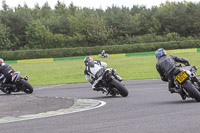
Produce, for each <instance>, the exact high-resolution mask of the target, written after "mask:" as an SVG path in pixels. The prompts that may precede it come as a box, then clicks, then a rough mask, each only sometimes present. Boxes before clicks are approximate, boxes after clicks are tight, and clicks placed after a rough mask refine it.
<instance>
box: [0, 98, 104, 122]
mask: <svg viewBox="0 0 200 133" xmlns="http://www.w3.org/2000/svg"><path fill="white" fill-rule="evenodd" d="M105 104H106V102H104V101H99V100H93V99H74V105H73V106H71V107H70V108H67V109H59V110H56V111H48V112H42V113H38V114H27V115H21V116H17V117H12V116H7V117H2V118H0V124H1V123H10V122H16V121H24V120H32V119H38V118H46V117H52V116H59V115H65V114H71V113H76V112H81V111H86V110H91V109H96V108H99V107H102V106H104V105H105Z"/></svg>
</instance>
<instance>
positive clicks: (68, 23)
mask: <svg viewBox="0 0 200 133" xmlns="http://www.w3.org/2000/svg"><path fill="white" fill-rule="evenodd" d="M199 33H200V3H193V2H186V1H184V2H168V1H167V2H166V3H163V4H161V5H160V6H152V7H151V8H146V7H145V6H139V5H133V6H132V8H128V7H125V6H122V7H118V6H115V5H113V6H111V7H107V9H105V10H103V9H101V8H98V9H91V8H86V7H84V8H81V7H77V6H75V5H74V4H73V3H71V4H70V5H69V6H67V5H65V4H64V3H62V2H60V1H57V4H56V5H55V7H54V9H52V8H51V7H50V6H49V4H48V3H47V2H46V3H45V4H44V5H43V6H41V7H40V6H39V5H38V4H36V5H35V7H34V8H29V7H28V6H27V5H26V4H24V5H23V6H22V5H18V6H17V7H15V8H10V7H9V6H8V5H7V4H6V0H3V1H2V9H1V10H0V48H1V50H19V49H51V48H64V47H65V48H68V47H88V46H89V47H90V46H102V45H120V44H134V43H143V42H164V41H177V40H178V41H179V40H188V39H199V35H200V34H199Z"/></svg>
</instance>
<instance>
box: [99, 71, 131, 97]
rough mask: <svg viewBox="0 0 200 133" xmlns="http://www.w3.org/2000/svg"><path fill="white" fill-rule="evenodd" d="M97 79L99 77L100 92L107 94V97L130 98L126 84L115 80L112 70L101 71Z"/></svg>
mask: <svg viewBox="0 0 200 133" xmlns="http://www.w3.org/2000/svg"><path fill="white" fill-rule="evenodd" d="M96 77H99V78H98V79H99V82H98V84H99V88H100V90H99V91H102V92H103V93H106V94H107V95H109V94H110V95H112V96H116V95H121V96H122V97H127V96H128V90H127V88H126V87H125V86H124V84H122V83H121V81H120V80H118V79H117V78H115V76H114V75H113V73H112V69H103V68H102V69H100V70H99V71H98V72H97V74H96Z"/></svg>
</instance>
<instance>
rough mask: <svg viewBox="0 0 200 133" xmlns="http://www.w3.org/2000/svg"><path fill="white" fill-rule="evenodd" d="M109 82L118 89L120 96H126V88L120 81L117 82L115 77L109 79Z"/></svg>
mask: <svg viewBox="0 0 200 133" xmlns="http://www.w3.org/2000/svg"><path fill="white" fill-rule="evenodd" d="M111 84H112V85H113V86H114V87H115V88H116V89H117V90H118V91H119V94H120V95H121V96H122V97H127V96H128V90H127V89H126V87H125V86H124V85H123V84H122V83H121V82H119V81H118V80H116V79H113V80H112V81H111Z"/></svg>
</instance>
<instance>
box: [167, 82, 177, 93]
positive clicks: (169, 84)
mask: <svg viewBox="0 0 200 133" xmlns="http://www.w3.org/2000/svg"><path fill="white" fill-rule="evenodd" d="M168 88H169V91H170V92H171V93H177V91H176V87H175V84H174V83H173V81H172V80H169V81H168Z"/></svg>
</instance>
